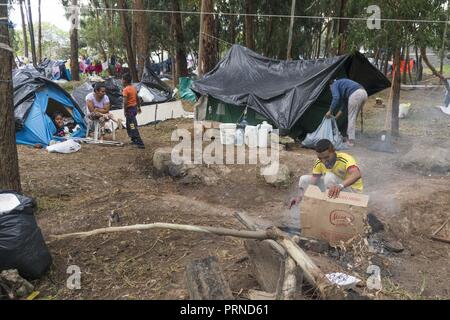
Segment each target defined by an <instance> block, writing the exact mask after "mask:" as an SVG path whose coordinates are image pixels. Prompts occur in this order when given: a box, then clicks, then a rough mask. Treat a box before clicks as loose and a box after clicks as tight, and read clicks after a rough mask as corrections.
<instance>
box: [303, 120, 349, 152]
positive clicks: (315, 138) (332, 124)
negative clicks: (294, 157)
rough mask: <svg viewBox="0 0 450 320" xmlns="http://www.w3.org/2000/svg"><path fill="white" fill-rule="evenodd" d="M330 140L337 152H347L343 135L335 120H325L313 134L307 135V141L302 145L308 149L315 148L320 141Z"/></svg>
mask: <svg viewBox="0 0 450 320" xmlns="http://www.w3.org/2000/svg"><path fill="white" fill-rule="evenodd" d="M322 139H328V140H330V141H331V143H332V144H333V146H334V148H335V149H336V150H345V149H347V147H346V146H345V144H344V140H343V138H342V135H341V133H340V132H339V128H338V125H337V123H336V119H335V118H330V119H327V118H323V120H322V123H321V124H320V125H319V127H318V128H317V129H316V131H314V132H312V133H308V134H307V135H306V138H305V140H303V141H302V145H303V146H304V147H307V148H314V147H315V146H316V143H317V142H319V140H322Z"/></svg>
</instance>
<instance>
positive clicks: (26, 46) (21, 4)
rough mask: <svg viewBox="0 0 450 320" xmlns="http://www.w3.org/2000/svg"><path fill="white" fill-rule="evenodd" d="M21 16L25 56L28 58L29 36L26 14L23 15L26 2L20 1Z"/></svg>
mask: <svg viewBox="0 0 450 320" xmlns="http://www.w3.org/2000/svg"><path fill="white" fill-rule="evenodd" d="M19 5H20V15H21V16H22V32H23V46H24V55H25V57H27V58H28V56H29V52H28V36H27V25H26V22H25V14H24V13H23V7H24V0H20V3H19Z"/></svg>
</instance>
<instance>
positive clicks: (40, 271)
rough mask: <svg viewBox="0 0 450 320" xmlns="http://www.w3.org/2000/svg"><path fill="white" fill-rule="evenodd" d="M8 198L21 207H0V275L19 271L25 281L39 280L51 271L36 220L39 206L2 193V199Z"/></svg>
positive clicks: (22, 197)
mask: <svg viewBox="0 0 450 320" xmlns="http://www.w3.org/2000/svg"><path fill="white" fill-rule="evenodd" d="M6 195H11V196H15V197H16V198H17V200H18V202H19V203H18V205H17V206H16V207H15V208H13V209H11V210H5V207H3V210H2V208H1V207H0V271H2V270H8V269H17V270H18V271H19V274H20V275H21V276H22V277H24V278H26V279H38V278H40V277H42V276H43V275H44V274H45V273H46V272H47V270H48V269H49V267H50V265H51V264H52V257H51V255H50V252H49V250H48V248H47V245H46V244H45V241H44V238H43V236H42V233H41V230H40V229H39V227H38V225H37V223H36V219H35V217H34V211H35V209H36V202H35V201H34V200H33V199H32V198H29V197H27V196H25V195H23V194H20V193H17V192H15V191H4V190H0V196H3V197H5V196H6ZM0 206H1V203H0Z"/></svg>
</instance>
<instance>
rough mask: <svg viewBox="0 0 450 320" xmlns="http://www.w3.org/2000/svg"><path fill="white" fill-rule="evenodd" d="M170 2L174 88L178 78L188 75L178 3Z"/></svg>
mask: <svg viewBox="0 0 450 320" xmlns="http://www.w3.org/2000/svg"><path fill="white" fill-rule="evenodd" d="M171 2H172V11H173V13H172V37H173V40H174V43H175V50H174V51H175V78H174V86H175V87H176V86H177V85H178V83H179V79H180V77H187V76H188V75H189V73H188V69H187V62H186V47H185V45H184V34H183V25H182V22H181V21H182V20H181V13H179V12H177V11H180V2H179V0H171Z"/></svg>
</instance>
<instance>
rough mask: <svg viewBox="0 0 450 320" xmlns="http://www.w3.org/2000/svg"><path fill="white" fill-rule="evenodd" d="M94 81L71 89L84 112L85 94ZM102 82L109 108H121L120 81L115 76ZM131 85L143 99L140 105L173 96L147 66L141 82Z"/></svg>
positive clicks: (92, 89) (150, 103)
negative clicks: (109, 104)
mask: <svg viewBox="0 0 450 320" xmlns="http://www.w3.org/2000/svg"><path fill="white" fill-rule="evenodd" d="M95 83H96V82H93V81H88V82H85V83H84V84H82V85H81V86H79V87H78V88H76V89H75V90H74V91H73V94H72V96H73V99H74V100H75V101H76V102H77V103H78V105H79V106H80V107H81V108H82V110H83V111H84V112H86V101H85V99H86V96H87V95H88V94H89V93H90V92H92V91H94V85H95ZM104 84H105V87H106V95H107V96H108V98H109V101H110V102H111V110H118V109H122V106H123V98H122V89H123V86H122V81H121V80H120V79H117V78H107V79H105V80H104ZM133 85H134V86H135V87H136V89H137V90H138V94H139V96H140V97H141V99H142V101H143V103H142V105H144V106H145V105H152V104H156V103H163V102H167V101H171V100H172V98H173V92H172V89H171V88H170V87H169V86H168V85H167V84H165V83H164V82H163V81H161V80H160V79H159V78H158V76H157V75H156V74H155V73H154V72H152V71H151V70H150V69H149V68H145V69H144V73H143V74H142V80H141V82H139V83H135V84H133Z"/></svg>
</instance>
